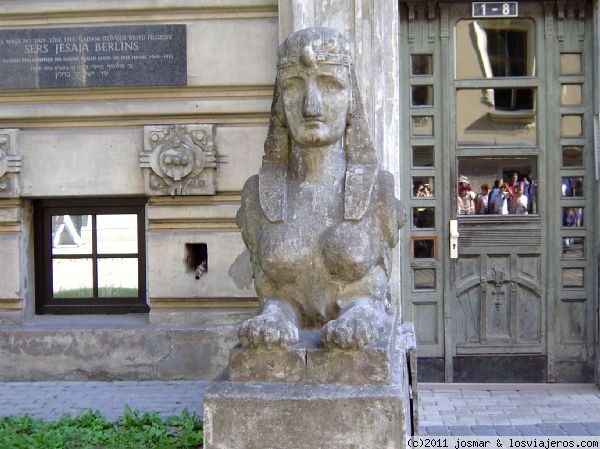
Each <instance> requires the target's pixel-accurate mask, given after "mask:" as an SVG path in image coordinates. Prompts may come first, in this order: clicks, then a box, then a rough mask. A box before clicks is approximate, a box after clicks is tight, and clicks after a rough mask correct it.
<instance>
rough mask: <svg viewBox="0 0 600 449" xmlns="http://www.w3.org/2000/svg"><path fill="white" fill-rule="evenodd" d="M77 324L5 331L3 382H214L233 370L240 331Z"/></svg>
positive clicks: (0, 334)
mask: <svg viewBox="0 0 600 449" xmlns="http://www.w3.org/2000/svg"><path fill="white" fill-rule="evenodd" d="M142 318H143V317H142ZM67 321H68V322H67ZM77 321H78V322H79V324H75V323H72V319H69V318H68V317H66V319H65V320H62V319H61V320H52V319H50V320H46V319H44V320H42V323H45V322H48V324H42V323H39V324H31V323H30V324H28V325H27V326H3V327H0V380H2V381H40V380H154V379H156V380H160V379H165V380H167V379H213V378H215V376H217V375H218V374H219V373H220V372H221V371H222V370H223V369H224V367H225V366H226V365H227V356H228V353H229V348H231V346H232V345H233V344H234V343H235V341H236V332H237V327H238V324H237V323H235V324H232V323H229V324H228V325H220V326H214V325H213V326H210V325H206V326H198V325H196V326H194V327H190V326H181V327H180V328H174V327H173V326H169V327H160V326H152V325H148V324H144V323H137V322H136V323H123V322H122V321H123V320H120V319H116V318H110V317H108V318H105V317H101V318H98V319H95V320H94V321H92V317H89V319H84V318H82V317H80V316H79V317H78V318H77ZM53 322H54V324H52V323H53Z"/></svg>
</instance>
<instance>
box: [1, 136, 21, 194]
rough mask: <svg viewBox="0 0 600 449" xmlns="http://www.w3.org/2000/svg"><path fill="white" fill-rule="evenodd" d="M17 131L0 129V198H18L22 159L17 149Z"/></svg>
mask: <svg viewBox="0 0 600 449" xmlns="http://www.w3.org/2000/svg"><path fill="white" fill-rule="evenodd" d="M18 131H19V130H17V129H0V198H10V197H16V196H19V190H20V188H19V177H18V175H19V173H20V171H21V167H22V166H23V157H22V156H20V155H19V153H18V148H17V132H18Z"/></svg>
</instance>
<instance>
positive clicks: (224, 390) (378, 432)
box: [204, 382, 411, 449]
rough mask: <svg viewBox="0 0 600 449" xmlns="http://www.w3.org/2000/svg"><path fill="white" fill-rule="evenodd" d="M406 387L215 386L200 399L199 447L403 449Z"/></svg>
mask: <svg viewBox="0 0 600 449" xmlns="http://www.w3.org/2000/svg"><path fill="white" fill-rule="evenodd" d="M407 387H408V385H407V384H404V385H364V386H350V385H336V384H328V385H306V384H281V383H266V382H262V383H260V382H254V383H252V382H215V383H213V384H212V385H210V386H209V387H208V389H207V390H206V392H205V394H204V448H205V449H306V448H319V449H339V448H353V449H396V448H402V447H405V446H406V438H407V435H406V432H407V429H410V428H411V425H410V416H409V415H408V411H407V410H408V408H407V404H408V388H407Z"/></svg>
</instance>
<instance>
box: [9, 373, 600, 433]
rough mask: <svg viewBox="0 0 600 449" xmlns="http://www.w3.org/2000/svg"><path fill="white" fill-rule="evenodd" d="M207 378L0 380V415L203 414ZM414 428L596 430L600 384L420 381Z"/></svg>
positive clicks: (599, 428)
mask: <svg viewBox="0 0 600 449" xmlns="http://www.w3.org/2000/svg"><path fill="white" fill-rule="evenodd" d="M207 383H208V382H206V381H168V382H160V381H149V382H5V383H1V382H0V417H1V416H6V415H14V414H24V413H27V414H29V415H30V416H32V417H35V418H42V419H44V420H49V421H51V420H55V419H58V418H60V417H61V416H62V415H63V414H65V413H66V414H77V413H78V412H80V411H84V410H87V409H92V410H99V411H101V412H102V413H103V414H104V415H105V416H107V417H108V418H110V419H116V418H119V417H121V416H122V415H123V411H124V407H125V405H128V406H130V407H131V408H134V409H138V410H140V411H155V412H158V413H160V414H161V415H163V416H169V415H178V414H180V413H181V411H182V410H183V409H187V410H189V411H190V412H193V413H196V414H197V415H199V416H201V415H202V394H203V391H204V388H205V387H206V385H207ZM419 424H420V427H419V430H420V434H421V435H458V436H467V435H481V436H490V435H492V436H495V435H498V436H503V435H506V436H508V435H511V436H512V435H525V436H542V435H547V436H562V435H570V436H588V435H594V436H600V390H598V389H597V388H596V387H595V386H593V385H579V384H577V385H575V384H572V385H571V384H567V385H550V384H543V385H541V384H536V385H531V384H504V385H495V384H421V385H420V387H419Z"/></svg>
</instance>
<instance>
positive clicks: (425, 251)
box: [412, 237, 436, 259]
mask: <svg viewBox="0 0 600 449" xmlns="http://www.w3.org/2000/svg"><path fill="white" fill-rule="evenodd" d="M435 244H436V240H435V237H425V238H413V240H412V256H413V258H415V259H435V257H436V247H435Z"/></svg>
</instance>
